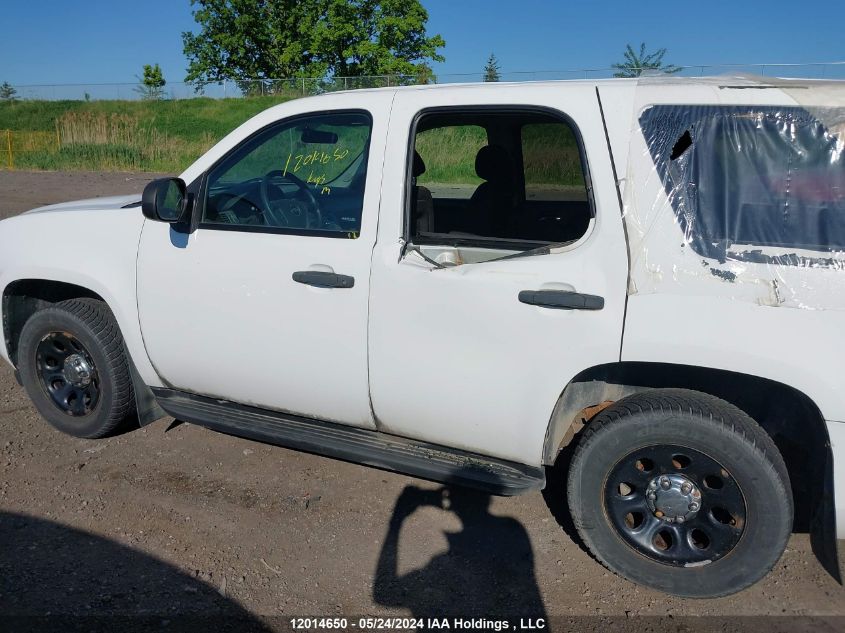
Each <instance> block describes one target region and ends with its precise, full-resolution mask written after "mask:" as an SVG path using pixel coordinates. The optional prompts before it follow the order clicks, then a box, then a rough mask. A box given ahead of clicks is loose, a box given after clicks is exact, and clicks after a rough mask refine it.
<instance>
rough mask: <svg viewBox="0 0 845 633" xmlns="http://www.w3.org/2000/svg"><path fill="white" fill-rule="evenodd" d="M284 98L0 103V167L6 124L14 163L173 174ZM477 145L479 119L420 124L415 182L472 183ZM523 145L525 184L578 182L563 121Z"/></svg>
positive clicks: (540, 127)
mask: <svg viewBox="0 0 845 633" xmlns="http://www.w3.org/2000/svg"><path fill="white" fill-rule="evenodd" d="M290 98H291V97H284V96H266V97H250V98H235V99H209V98H196V99H183V100H172V101H170V100H163V101H90V102H88V101H13V102H8V101H5V102H0V169H2V168H8V167H9V166H10V165H9V160H8V148H7V139H8V136H9V135H7V133H6V132H5V130H11V133H10V136H11V141H12V150H13V166H14V168H15V169H51V170H72V169H90V170H107V171H126V170H132V171H161V172H170V173H178V172H180V171H182V170H184V169H185V168H186V167H187V166H188V165H190V164H191V163H192V162H193V161H194V160H196V159H197V158H198V157H199V156H201V155H202V154H203V153H204V152H205V151H207V150H208V149H209V148H210V147H211V146H212V145H213V144H214V143H216V142H217V141H218V140H220V139H221V138H222V137H223V136H225V135H226V134H228V133H229V132H231V131H232V130H233V129H234V128H236V127H237V126H238V125H240V124H241V123H243V122H244V121H246V120H247V119H249V118H250V117H252V116H253V115H255V114H258V113H259V112H261V111H262V110H265V109H266V108H268V107H270V106H272V105H275V104H278V103H282V102H284V101H287V100H289V99H290ZM486 144H487V134H486V132H485V131H484V129H483V128H481V127H478V126H472V125H463V126H454V127H445V128H437V129H433V130H428V131H425V132H421V133H420V134H419V135H418V137H417V145H416V147H417V150H418V151H419V153H420V155H421V156H422V157H423V160H424V161H425V164H426V167H427V170H426V173H425V174H424V175H423V176H422V177H421V178H420V179H419V182H420V184H427V183H428V184H432V183H444V184H463V185H468V186H477V185H478V184H480V183H481V179H480V178H478V176H477V175H476V174H475V156H476V154H477V153H478V150H479V149H481V148H482V147H483V146H484V145H486ZM352 145H355V143H353V144H352ZM351 149H355V148H354V147H351ZM283 153H284V152H283ZM522 154H523V161H524V164H525V181H526V187H527V188H529V189H530V188H531V187H532V186H535V185H544V186H545V185H550V184H551V185H557V186H564V187H583V183H584V181H583V176H582V173H581V165H580V160H579V154H578V145H577V142H576V140H575V137H574V136H573V134H572V132H571V130H570V129H569V127H568V126H566V125H564V124H561V123H553V124H545V123H534V124H529V125H526V126H524V128H523V131H522ZM285 155H287V154H285ZM279 160H281V159H279ZM278 167H279V168H281V167H282V165H281V164H280V165H279V166H278ZM325 175H326V177H327V179H329V180H330V179H331V178H332V177H333V175H332V174H325Z"/></svg>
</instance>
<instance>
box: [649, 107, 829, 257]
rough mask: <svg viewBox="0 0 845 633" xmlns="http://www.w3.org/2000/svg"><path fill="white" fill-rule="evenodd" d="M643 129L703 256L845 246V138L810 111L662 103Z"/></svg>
mask: <svg viewBox="0 0 845 633" xmlns="http://www.w3.org/2000/svg"><path fill="white" fill-rule="evenodd" d="M640 126H641V128H642V131H643V134H644V136H645V139H646V143H647V145H648V149H649V152H650V154H651V156H652V159H653V160H654V163H655V165H656V167H657V170H658V173H659V175H660V178H661V180H662V182H663V185H664V187H665V189H666V192H667V194H668V196H669V198H670V201H671V204H672V208H673V209H674V211H675V215H676V218H677V219H678V222H679V223H680V224H681V226H682V228H683V230H684V234H685V236H686V238H687V241H688V242H689V244H690V246H691V247H692V248H693V249H694V250H695V251H696V252H697V253H699V254H700V255H702V256H705V257H712V258H717V259H720V260H723V259H724V258H725V257H726V254H727V252H728V249H729V248H730V247H731V245H734V244H736V245H748V246H759V247H775V249H776V250H777V251H780V252H781V253H786V252H787V251H786V250H784V249H792V250H795V249H806V250H814V251H822V252H831V251H839V250H843V249H845V142H844V141H845V138H843V136H842V135H841V134H840V135H839V136H837V135H835V134H832V133H831V132H830V131H829V130H827V129H826V128H825V127H824V126H823V125H822V124H821V123H820V122H819V121H818V119H816V118H814V117H813V116H812V115H811V114H810V113H809V112H807V111H806V110H804V109H802V108H797V107H793V108H788V107H749V106H742V107H739V106H677V105H672V106H664V105H660V106H653V107H651V108H649V109H647V110H646V111H645V112H644V113H643V114H642V116H641V117H640ZM749 250H750V249H749ZM758 250H759V249H758ZM785 263H788V260H787V261H786V262H785Z"/></svg>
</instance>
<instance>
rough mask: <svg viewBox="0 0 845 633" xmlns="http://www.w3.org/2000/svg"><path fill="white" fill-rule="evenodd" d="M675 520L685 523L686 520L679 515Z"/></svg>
mask: <svg viewBox="0 0 845 633" xmlns="http://www.w3.org/2000/svg"><path fill="white" fill-rule="evenodd" d="M675 520H676V521H677V522H678V523H683V522H684V517H678V518H677V519H675Z"/></svg>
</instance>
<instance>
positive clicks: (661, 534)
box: [567, 389, 793, 597]
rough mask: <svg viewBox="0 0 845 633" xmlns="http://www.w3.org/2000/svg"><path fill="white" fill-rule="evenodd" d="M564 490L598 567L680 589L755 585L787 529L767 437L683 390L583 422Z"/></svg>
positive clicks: (711, 592) (640, 397) (784, 495)
mask: <svg viewBox="0 0 845 633" xmlns="http://www.w3.org/2000/svg"><path fill="white" fill-rule="evenodd" d="M567 497H568V502H569V508H570V512H571V514H572V518H573V522H574V524H575V527H576V529H577V530H578V533H579V535H580V536H581V538H582V539H583V541H584V544H585V545H586V546H587V547H588V548H589V550H590V551H591V552H592V553H593V555H594V556H595V557H596V558H597V559H598V560H599V561H600V562H601V563H602V564H604V565H605V566H606V567H608V568H609V569H610V570H612V571H614V572H616V573H618V574H620V575H622V576H624V577H626V578H628V579H629V580H633V581H634V582H637V583H640V584H643V585H646V586H649V587H652V588H655V589H659V590H661V591H665V592H666V593H671V594H676V595H682V596H689V597H715V596H721V595H727V594H731V593H735V592H737V591H740V590H741V589H744V588H745V587H748V586H749V585H751V584H753V583H755V582H757V581H758V580H759V579H760V578H762V577H763V576H764V575H765V574H767V573H768V572H769V570H770V569H771V568H772V567H774V565H775V564H776V563H777V561H778V559H779V558H780V555H781V554H782V553H783V550H784V548H785V547H786V542H787V540H788V538H789V535H790V533H791V530H792V512H793V505H792V496H791V488H790V485H789V477H788V475H787V471H786V467H785V465H784V462H783V458H782V457H781V455H780V453H779V452H778V450H777V448H776V447H775V445H774V442H773V441H772V439H771V438H770V437H769V436H768V435H767V434H766V432H765V431H763V429H762V428H760V426H759V425H757V424H756V423H755V422H754V421H753V420H752V419H751V418H749V417H748V416H747V415H745V414H744V413H743V412H742V411H740V410H739V409H737V408H736V407H734V406H732V405H730V404H728V403H727V402H725V401H723V400H720V399H718V398H714V397H713V396H710V395H707V394H703V393H698V392H694V391H687V390H682V389H655V390H651V391H645V392H641V393H638V394H635V395H633V396H629V397H627V398H623V399H622V400H619V401H618V402H616V403H615V404H613V405H611V406H610V407H608V408H607V409H605V410H604V411H602V412H601V413H599V414H598V415H597V416H596V417H595V418H594V419H593V420H591V421H590V424H589V425H588V427H587V429H585V431H584V432H583V433H582V436H581V438H580V440H579V443H578V446H577V448H576V450H575V454H574V456H573V459H572V462H571V464H570V467H569V482H568V488H567Z"/></svg>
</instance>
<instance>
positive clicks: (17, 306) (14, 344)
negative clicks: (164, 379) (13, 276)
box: [0, 279, 165, 425]
mask: <svg viewBox="0 0 845 633" xmlns="http://www.w3.org/2000/svg"><path fill="white" fill-rule="evenodd" d="M83 297H84V298H89V299H96V300H98V301H102V302H103V303H104V304H106V306H107V307H108V308H109V310H110V311H111V312H112V314H114V315H115V319H117V320H118V327H121V325H122V324H121V323H120V318H119V315H118V313H117V312H116V311H115V310H114V308H113V306H112V305H111V303H110V302H109V301H108V300H106V298H105V297H103V294H101V293H99V292H96V291H94V290H92V289H90V288H86V287H85V286H80V285H77V284H74V283H70V282H66V281H58V280H54V279H18V280H15V281H13V282H11V283H9V284H8V285H6V287H5V288H4V289H3V295H2V300H0V311H2V315H3V319H2V321H3V341H4V343H5V345H6V352H7V354H8V356H9V361H10V362H11V363H12V365H13V366H14V367H15V368H17V366H18V341H19V339H20V335H21V331H22V330H23V327H24V325H25V324H26V322H27V320H29V318H30V317H31V316H32V315H33V314H35V313H36V312H37V311H38V310H41V309H43V308H46V307H49V306H51V305H53V304H55V303H58V302H60V301H65V300H67V299H78V298H83ZM121 330H124V328H123V327H121ZM125 339H126V337H125V332H124V341H125ZM124 349H125V352H126V355H127V358H128V360H129V367H130V373H131V375H132V383H133V386H134V388H135V405H136V411H137V412H138V422H139V424H141V425H144V424H148V423H150V422H153V421H155V420H157V419H159V418H161V417H163V416H164V415H165V413H164V411H163V410H162V409H161V408H160V407H159V406H158V404H157V403H156V400H155V397H154V396H153V393H152V391H151V390H150V387H149V386H148V385H147V384H146V383H145V382H144V380H143V379H142V378H141V376H140V374H139V373H138V369H137V367H136V365H135V362H134V360H133V354H132V353H131V351H130V350H129V348H128V346H127V345H124ZM15 375H16V377H17V370H16V372H15Z"/></svg>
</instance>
